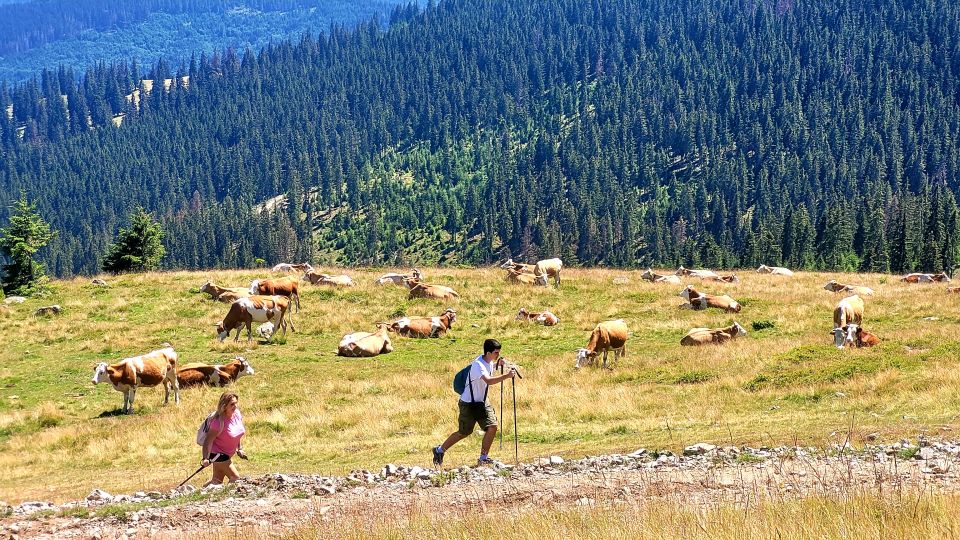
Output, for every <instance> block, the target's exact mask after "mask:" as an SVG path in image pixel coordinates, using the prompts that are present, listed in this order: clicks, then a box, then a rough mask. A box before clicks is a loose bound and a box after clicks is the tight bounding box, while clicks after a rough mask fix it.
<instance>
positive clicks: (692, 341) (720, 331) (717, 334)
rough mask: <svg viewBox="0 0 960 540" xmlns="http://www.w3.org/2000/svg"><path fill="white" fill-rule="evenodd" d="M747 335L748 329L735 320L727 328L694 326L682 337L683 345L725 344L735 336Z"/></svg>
mask: <svg viewBox="0 0 960 540" xmlns="http://www.w3.org/2000/svg"><path fill="white" fill-rule="evenodd" d="M745 335H747V330H746V329H745V328H744V327H742V326H740V324H739V323H737V322H734V323H733V324H732V325H731V326H728V327H726V328H693V329H691V330H690V331H689V332H687V335H685V336H683V337H682V338H681V339H680V344H681V345H687V346H693V345H709V344H711V343H716V344H723V343H726V342H728V341H730V340H732V339H734V338H737V337H740V336H745Z"/></svg>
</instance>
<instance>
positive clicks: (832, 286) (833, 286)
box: [823, 279, 873, 296]
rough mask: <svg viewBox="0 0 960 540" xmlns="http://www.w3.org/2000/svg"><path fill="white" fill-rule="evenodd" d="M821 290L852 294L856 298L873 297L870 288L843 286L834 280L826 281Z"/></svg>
mask: <svg viewBox="0 0 960 540" xmlns="http://www.w3.org/2000/svg"><path fill="white" fill-rule="evenodd" d="M823 288H824V289H826V290H828V291H830V292H844V293H853V294H855V295H857V296H873V289H871V288H870V287H864V286H863V285H844V284H843V283H837V280H835V279H831V280H830V281H828V282H827V284H826V285H824V286H823Z"/></svg>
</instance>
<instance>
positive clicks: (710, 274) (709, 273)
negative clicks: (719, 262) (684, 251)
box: [674, 266, 720, 279]
mask: <svg viewBox="0 0 960 540" xmlns="http://www.w3.org/2000/svg"><path fill="white" fill-rule="evenodd" d="M674 275H676V276H687V277H695V278H701V279H705V278H715V277H720V274H718V273H716V272H714V271H713V270H707V269H705V268H700V269H699V270H690V269H689V268H684V267H683V266H681V267H680V268H677V271H676V272H674Z"/></svg>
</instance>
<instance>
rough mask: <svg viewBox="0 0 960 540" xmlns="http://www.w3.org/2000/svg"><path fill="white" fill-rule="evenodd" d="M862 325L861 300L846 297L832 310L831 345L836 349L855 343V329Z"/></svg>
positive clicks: (857, 297) (854, 297)
mask: <svg viewBox="0 0 960 540" xmlns="http://www.w3.org/2000/svg"><path fill="white" fill-rule="evenodd" d="M861 324H863V299H862V298H860V297H859V296H856V295H854V296H848V297H846V298H844V299H842V300H840V301H839V302H837V307H835V308H833V332H831V333H832V334H833V344H834V345H836V346H837V348H838V349H842V348H844V346H853V345H854V344H855V343H856V337H857V329H858V328H860V325H861Z"/></svg>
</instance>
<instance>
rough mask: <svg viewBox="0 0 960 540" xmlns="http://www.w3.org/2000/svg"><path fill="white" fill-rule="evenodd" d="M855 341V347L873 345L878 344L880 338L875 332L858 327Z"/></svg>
mask: <svg viewBox="0 0 960 540" xmlns="http://www.w3.org/2000/svg"><path fill="white" fill-rule="evenodd" d="M855 343H856V346H857V348H863V347H873V346H874V345H879V344H880V338H878V337H877V335H876V334H874V333H871V332H867V331H866V330H864V329H863V328H859V327H858V328H857V340H856V342H855Z"/></svg>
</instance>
